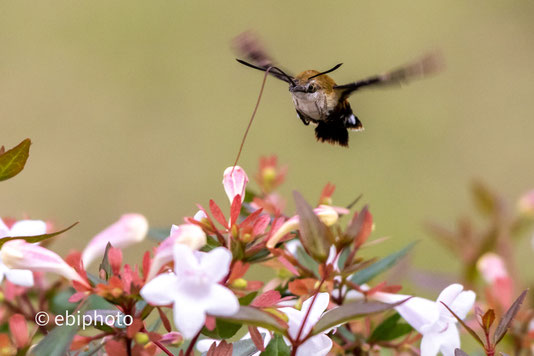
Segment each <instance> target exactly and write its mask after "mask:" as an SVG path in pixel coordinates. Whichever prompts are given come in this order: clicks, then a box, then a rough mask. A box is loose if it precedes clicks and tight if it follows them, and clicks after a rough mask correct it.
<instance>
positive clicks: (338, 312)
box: [312, 298, 409, 335]
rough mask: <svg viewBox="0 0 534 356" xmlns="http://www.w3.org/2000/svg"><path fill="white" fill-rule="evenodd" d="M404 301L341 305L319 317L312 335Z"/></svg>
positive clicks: (387, 308)
mask: <svg viewBox="0 0 534 356" xmlns="http://www.w3.org/2000/svg"><path fill="white" fill-rule="evenodd" d="M408 299H409V298H408ZM408 299H406V300H408ZM404 302H405V300H403V301H401V302H399V303H395V304H388V303H382V302H352V303H348V304H344V305H341V306H339V307H337V308H334V309H330V310H329V311H327V312H326V313H324V315H323V316H322V317H321V319H319V321H318V322H317V324H315V326H314V327H313V330H312V335H316V334H319V333H321V332H323V331H325V330H327V329H330V328H332V327H334V326H337V325H341V324H344V323H346V322H348V321H350V320H353V319H357V318H361V317H364V316H368V315H372V314H376V313H380V312H383V311H386V310H389V309H391V308H393V307H395V306H397V305H399V304H402V303H404Z"/></svg>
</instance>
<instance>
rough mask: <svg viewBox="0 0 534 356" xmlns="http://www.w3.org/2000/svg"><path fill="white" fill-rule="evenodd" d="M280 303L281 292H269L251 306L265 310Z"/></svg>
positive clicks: (255, 300) (260, 296)
mask: <svg viewBox="0 0 534 356" xmlns="http://www.w3.org/2000/svg"><path fill="white" fill-rule="evenodd" d="M279 301H280V292H278V291H276V290H270V291H267V292H265V293H263V294H261V295H259V296H257V297H256V298H254V300H253V301H252V303H250V305H252V306H254V307H258V308H265V307H270V306H273V305H275V304H276V303H278V302H279Z"/></svg>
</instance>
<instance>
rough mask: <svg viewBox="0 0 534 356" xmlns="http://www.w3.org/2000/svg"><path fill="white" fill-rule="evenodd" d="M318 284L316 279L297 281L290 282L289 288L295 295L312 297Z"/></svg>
mask: <svg viewBox="0 0 534 356" xmlns="http://www.w3.org/2000/svg"><path fill="white" fill-rule="evenodd" d="M316 283H317V280H316V279H315V278H303V279H295V280H293V281H291V282H289V284H288V287H289V291H290V292H291V293H293V294H294V295H298V296H303V295H311V294H313V292H315V284H316Z"/></svg>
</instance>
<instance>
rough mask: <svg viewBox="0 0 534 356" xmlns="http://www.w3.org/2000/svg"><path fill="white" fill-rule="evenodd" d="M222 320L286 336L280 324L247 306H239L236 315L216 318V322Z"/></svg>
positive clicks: (267, 315)
mask: <svg viewBox="0 0 534 356" xmlns="http://www.w3.org/2000/svg"><path fill="white" fill-rule="evenodd" d="M219 319H223V320H227V321H230V322H234V323H241V324H246V325H252V326H259V327H262V328H265V329H268V330H271V331H275V332H277V333H280V334H284V335H285V334H286V329H285V327H284V326H283V325H281V324H280V322H279V321H278V320H277V319H275V318H274V317H273V316H271V315H270V314H269V313H266V312H264V311H262V310H260V309H258V308H254V307H249V306H243V305H242V306H240V307H239V310H238V312H237V313H235V314H234V315H231V316H225V317H218V318H217V320H219Z"/></svg>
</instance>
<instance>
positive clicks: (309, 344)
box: [297, 334, 332, 356]
mask: <svg viewBox="0 0 534 356" xmlns="http://www.w3.org/2000/svg"><path fill="white" fill-rule="evenodd" d="M331 348H332V340H331V339H330V338H329V337H328V336H326V335H324V334H319V335H316V336H314V337H311V338H309V339H308V340H306V341H305V342H304V343H303V344H302V345H300V346H299V348H298V349H297V356H309V355H314V356H325V355H326V354H328V352H329V351H330V349H331Z"/></svg>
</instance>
